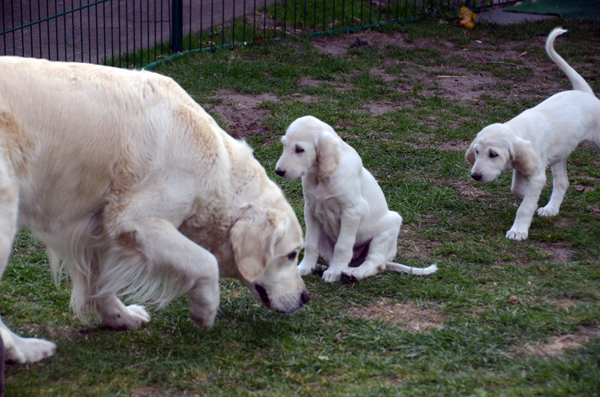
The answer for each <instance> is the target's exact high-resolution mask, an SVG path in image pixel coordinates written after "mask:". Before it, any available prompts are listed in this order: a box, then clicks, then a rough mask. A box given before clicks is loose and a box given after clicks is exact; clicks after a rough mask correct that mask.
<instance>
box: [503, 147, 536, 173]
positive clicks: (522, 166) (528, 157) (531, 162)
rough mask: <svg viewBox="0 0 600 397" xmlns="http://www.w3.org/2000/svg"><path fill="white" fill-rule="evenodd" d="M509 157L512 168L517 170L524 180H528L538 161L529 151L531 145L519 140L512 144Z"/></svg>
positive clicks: (531, 151)
mask: <svg viewBox="0 0 600 397" xmlns="http://www.w3.org/2000/svg"><path fill="white" fill-rule="evenodd" d="M510 154H511V156H512V162H513V167H514V168H516V169H517V170H519V171H520V172H521V173H522V174H523V176H524V177H525V179H529V178H530V177H531V176H532V175H533V174H534V173H535V171H537V167H538V159H537V156H536V155H535V153H534V151H533V150H532V149H531V143H530V142H529V141H526V140H524V139H521V138H517V140H515V141H514V142H512V148H511V153H510Z"/></svg>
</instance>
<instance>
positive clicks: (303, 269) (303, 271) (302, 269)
mask: <svg viewBox="0 0 600 397" xmlns="http://www.w3.org/2000/svg"><path fill="white" fill-rule="evenodd" d="M316 267H317V264H316V263H314V264H309V263H306V262H305V261H304V260H302V262H300V264H299V265H298V273H300V275H301V276H308V275H310V274H311V273H312V272H313V271H314V270H315V268H316Z"/></svg>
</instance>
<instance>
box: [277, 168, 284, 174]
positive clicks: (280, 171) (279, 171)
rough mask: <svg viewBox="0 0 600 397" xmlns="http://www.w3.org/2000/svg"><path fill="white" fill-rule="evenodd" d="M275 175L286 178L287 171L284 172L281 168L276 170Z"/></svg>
mask: <svg viewBox="0 0 600 397" xmlns="http://www.w3.org/2000/svg"><path fill="white" fill-rule="evenodd" d="M275 173H276V174H277V175H279V176H284V175H285V171H284V170H280V169H279V168H277V169H276V170H275Z"/></svg>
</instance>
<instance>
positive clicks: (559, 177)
mask: <svg viewBox="0 0 600 397" xmlns="http://www.w3.org/2000/svg"><path fill="white" fill-rule="evenodd" d="M552 177H553V178H554V180H553V181H552V195H551V196H550V201H549V202H548V204H546V206H545V207H542V208H539V209H538V210H537V214H538V215H539V216H555V215H557V214H558V211H559V210H560V205H561V204H562V202H563V199H564V197H565V193H566V191H567V189H568V188H569V177H568V175H567V160H566V159H565V160H564V161H561V162H559V163H556V164H554V165H553V166H552Z"/></svg>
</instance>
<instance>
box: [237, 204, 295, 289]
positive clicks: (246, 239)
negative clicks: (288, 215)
mask: <svg viewBox="0 0 600 397" xmlns="http://www.w3.org/2000/svg"><path fill="white" fill-rule="evenodd" d="M283 233H284V225H283V222H280V220H279V217H278V216H277V214H276V213H275V212H273V211H270V210H257V209H255V208H249V209H247V210H246V211H245V213H244V216H243V217H242V218H240V219H238V220H237V221H236V222H235V224H234V225H233V227H232V228H231V234H230V241H231V245H232V247H233V255H234V258H235V263H236V265H237V269H238V271H239V273H240V274H241V275H242V277H244V279H245V280H247V281H252V280H255V279H256V278H257V277H258V276H260V275H261V274H262V272H263V271H264V270H265V268H266V265H267V262H268V260H269V258H270V257H271V256H273V251H274V249H275V243H276V242H277V241H278V240H279V239H280V238H281V237H283Z"/></svg>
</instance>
